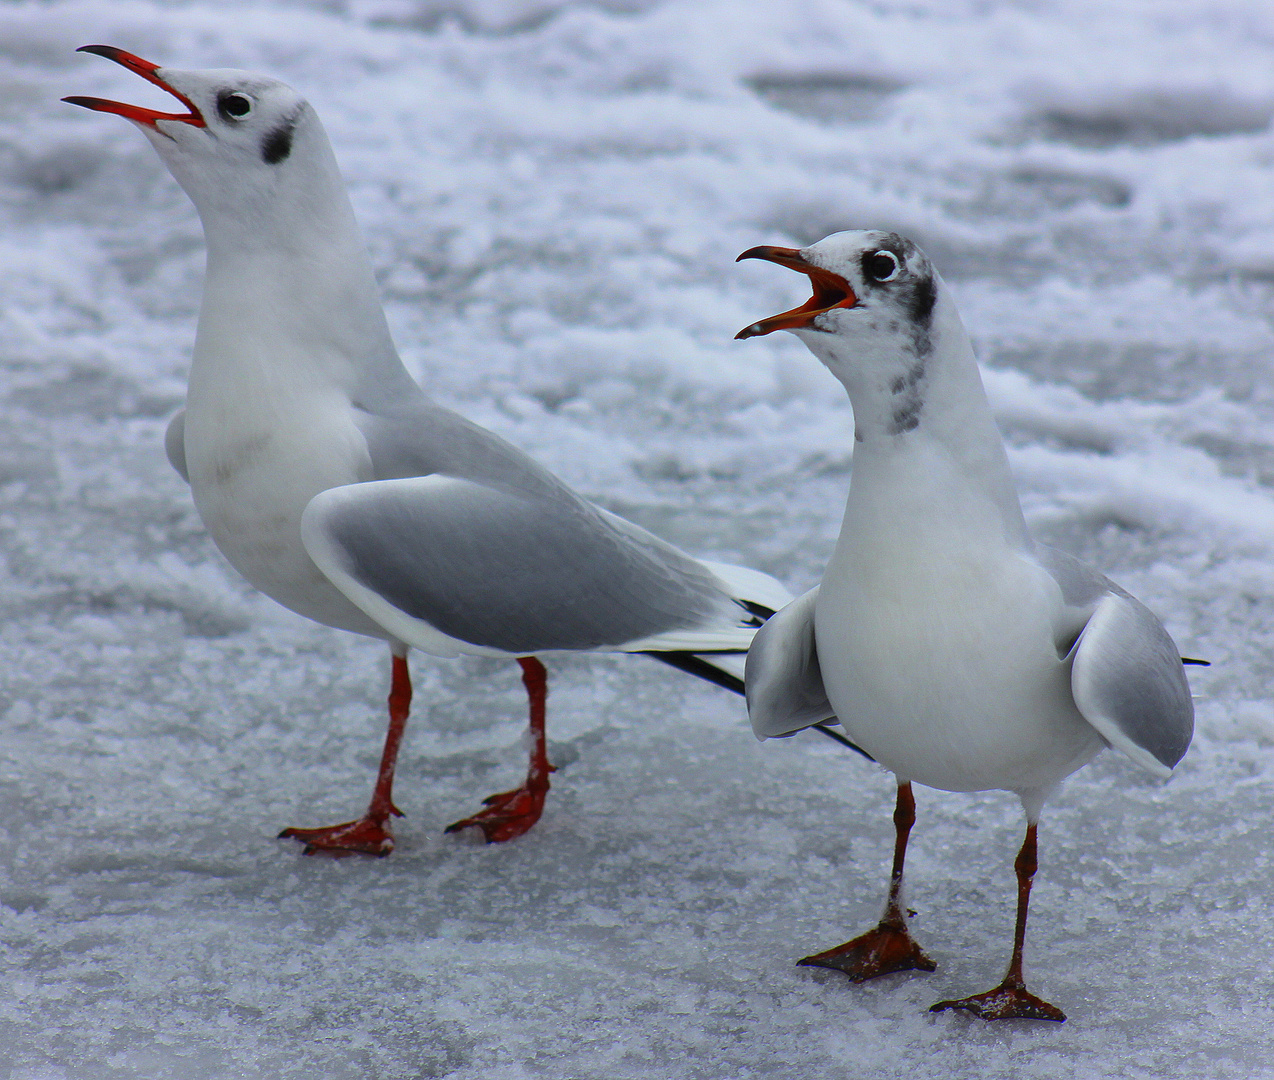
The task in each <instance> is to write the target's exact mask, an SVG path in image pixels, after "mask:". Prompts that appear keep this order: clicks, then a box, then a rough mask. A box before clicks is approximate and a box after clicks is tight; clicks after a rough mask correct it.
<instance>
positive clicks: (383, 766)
mask: <svg viewBox="0 0 1274 1080" xmlns="http://www.w3.org/2000/svg"><path fill="white" fill-rule="evenodd" d="M410 711H411V676H410V675H409V674H408V671H407V658H406V657H405V656H398V655H397V654H395V655H394V663H393V678H392V681H391V684H390V690H389V730H388V731H387V732H386V733H385V749H384V751H383V752H382V753H381V755H380V771H379V772H378V773H377V775H376V787H375V788H374V789H373V790H372V801H371V803H370V804H369V805H368V807H367V813H366V814H364V815H363V816H362V817H361V818H359V819H358V820H357V821H347V822H345V823H344V824H341V825H329V826H327V827H326V828H321V829H284V830H283V831H282V832H281V833H279V839H283V838H284V837H291V838H292V839H294V840H300V841H301V842H302V843H303V844H304V845H305V854H306V855H317V854H318V853H319V852H322V853H324V854H327V855H348V854H351V853H359V854H363V855H388V854H389V853H390V852H391V851H393V850H394V838H393V836H392V835H391V833H390V831H389V818H390V816H391V815H392V816H394V817H402V816H403V812H402V811H401V810H399V809H398V807H396V806H395V805H394V798H393V789H394V766H395V765H396V764H397V762H398V747H399V744H400V743H401V742H402V741H403V730H404V729H405V728H406V726H407V714H408V713H409V712H410Z"/></svg>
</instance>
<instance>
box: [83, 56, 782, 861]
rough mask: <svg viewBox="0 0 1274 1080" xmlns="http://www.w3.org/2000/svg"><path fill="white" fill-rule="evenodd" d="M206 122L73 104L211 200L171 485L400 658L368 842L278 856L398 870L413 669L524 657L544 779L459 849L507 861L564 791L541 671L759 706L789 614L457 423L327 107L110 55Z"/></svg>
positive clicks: (499, 804)
mask: <svg viewBox="0 0 1274 1080" xmlns="http://www.w3.org/2000/svg"><path fill="white" fill-rule="evenodd" d="M81 51H84V52H91V53H96V54H97V55H99V56H104V57H106V58H107V59H109V60H113V61H115V62H116V63H118V64H121V65H123V66H124V67H125V68H127V69H129V70H130V71H132V72H134V73H135V74H137V75H139V76H141V77H142V78H144V79H146V80H147V81H149V82H151V83H154V84H155V85H156V86H159V87H161V88H162V89H164V90H166V91H167V92H168V93H170V94H172V95H173V96H174V97H175V98H176V99H177V101H178V102H180V104H181V106H182V108H183V110H184V111H180V112H161V111H157V110H154V109H148V108H142V107H140V106H136V105H127V104H124V103H121V102H117V101H108V100H105V99H102V98H90V97H71V98H67V99H65V100H67V101H69V102H71V103H72V104H75V105H81V106H83V107H85V108H88V109H93V110H95V111H98V112H107V113H115V114H117V115H120V116H123V117H125V118H126V119H128V120H130V121H132V122H133V123H134V124H135V125H136V126H137V127H138V128H140V129H141V131H142V133H143V134H144V135H145V136H146V137H147V139H149V141H150V143H151V145H152V146H153V147H154V148H155V150H156V151H158V153H159V156H160V158H161V159H162V160H163V162H164V164H165V165H167V167H168V169H169V171H170V172H171V173H172V174H173V176H174V177H175V178H176V180H177V182H178V183H179V184H180V185H181V186H182V187H183V188H184V189H185V191H186V193H187V194H188V195H189V196H190V198H191V200H192V201H193V202H194V204H195V207H196V209H197V210H198V212H199V216H200V219H201V221H202V223H203V229H204V237H205V240H206V242H207V249H208V264H207V274H206V277H205V280H204V294H203V304H202V307H201V310H200V313H199V326H198V330H197V332H196V336H195V347H194V355H193V357H192V360H191V366H190V384H189V392H188V395H187V400H186V408H185V410H184V411H183V412H181V413H179V414H178V415H177V416H176V417H175V419H174V420H173V422H172V424H171V425H170V427H169V429H168V435H167V449H168V456H169V458H170V460H171V461H172V464H173V466H174V467H175V468H176V469H177V471H178V472H180V473H181V475H182V476H183V477H185V478H186V480H187V481H188V482H189V484H190V490H191V493H192V495H193V496H194V501H195V506H196V507H197V508H198V511H199V515H200V517H201V518H202V519H203V522H204V524H205V525H206V526H207V528H208V531H209V532H210V533H211V534H212V538H213V540H214V541H215V542H216V545H217V547H218V548H220V550H221V552H222V554H223V555H225V557H226V558H227V559H228V560H229V562H230V563H231V564H232V565H233V566H234V567H235V569H237V570H238V571H239V572H240V573H241V574H242V575H243V576H244V577H245V578H246V579H247V580H248V581H249V582H251V583H252V584H253V585H254V586H256V588H258V589H260V590H261V591H262V592H264V593H266V594H267V595H269V596H271V597H273V598H274V599H275V600H277V601H278V602H279V603H281V604H283V605H284V606H285V607H288V608H290V609H291V610H292V611H295V612H297V613H299V614H301V615H304V616H306V617H308V618H310V619H313V620H315V621H316V622H319V623H323V624H326V625H327V626H334V627H338V628H340V629H342V630H349V631H353V632H355V633H359V634H366V635H369V636H371V637H375V638H380V639H382V640H384V641H385V642H387V643H388V645H389V648H390V653H391V656H392V661H391V670H392V678H391V690H390V695H389V728H388V733H387V735H386V739H385V748H384V752H383V754H382V758H381V765H380V770H379V773H378V776H377V780H376V785H375V789H374V792H373V796H372V800H371V803H370V805H369V806H368V809H367V813H366V814H364V815H363V817H362V818H359V819H358V820H355V821H351V822H345V823H342V824H340V825H334V826H329V827H325V828H315V829H287V830H285V831H284V832H283V833H282V834H281V835H283V836H289V837H293V838H295V839H298V840H301V841H303V842H304V843H305V844H306V851H307V853H311V854H312V853H314V852H317V851H325V852H330V853H336V854H338V853H343V852H363V853H367V854H374V855H385V854H388V853H389V851H390V850H391V849H392V847H393V836H392V834H391V831H390V818H391V816H392V815H396V814H398V813H399V811H398V810H397V808H396V807H395V806H394V803H393V797H392V785H393V779H394V766H395V762H396V760H397V755H398V747H399V743H400V741H401V739H402V735H403V729H404V725H405V723H406V720H407V715H408V708H409V705H410V701H411V681H410V677H409V674H408V669H407V660H406V657H407V650H408V647H409V646H415V647H416V648H418V649H421V650H422V651H424V652H428V653H432V654H433V655H435V656H444V657H448V656H450V657H454V656H458V655H460V654H462V653H465V654H471V655H479V656H495V657H508V658H510V659H516V660H517V661H518V663H519V664H520V665H521V668H522V676H523V682H524V683H525V685H526V690H527V694H528V698H529V710H530V731H531V736H532V738H531V749H530V763H529V766H528V770H527V778H526V781H525V783H523V784H522V785H521V786H520V787H518V788H515V789H514V790H512V791H508V792H504V793H502V794H499V795H493V796H491V797H490V798H489V799H487V800H486V803H487V808H486V809H485V810H482V811H480V812H479V813H477V814H475V815H473V816H472V817H468V818H465V819H464V820H462V821H458V822H456V823H455V824H454V825H452V826H450V828H449V830H448V831H454V830H456V829H460V828H464V827H467V826H476V827H478V828H480V829H481V830H482V831H483V834H484V835H485V836H486V838H487V840H488V841H500V840H508V839H511V838H513V837H515V836H519V835H521V834H522V833H524V832H526V831H527V830H528V829H529V828H531V826H532V825H534V824H535V822H536V821H537V820H538V819H539V817H540V814H541V812H542V809H543V805H544V797H545V793H546V792H547V791H548V789H549V774H550V773H551V772H552V771H553V767H552V766H551V765H550V764H549V761H548V756H547V750H546V742H545V731H544V724H545V697H546V694H547V676H546V672H545V668H544V666H543V664H542V663H541V662H540V660H539V659H537V657H536V654H537V653H542V652H545V651H556V650H576V651H578V650H590V651H592V650H604V651H612V652H636V653H645V654H648V655H651V656H653V657H655V658H656V659H659V660H662V661H664V662H665V663H668V664H671V665H672V666H674V667H677V668H681V669H682V670H685V671H688V672H690V673H691V674H695V675H698V676H700V677H702V678H705V679H708V680H709V681H711V682H715V683H717V684H719V685H722V686H726V687H728V688H731V689H735V690H738V691H739V692H742V687H743V684H742V674H743V660H742V658H743V654H744V653H745V652H746V650H747V647H748V644H749V643H750V642H751V640H752V636H753V634H754V633H755V632H756V628H757V627H758V626H760V625H761V622H762V621H763V619H764V618H765V617H767V616H768V615H769V614H770V613H771V612H772V611H773V610H774V609H775V608H778V607H781V606H782V605H783V604H785V603H787V601H788V600H789V599H790V598H791V597H790V594H789V593H788V592H787V591H786V590H785V589H784V588H783V587H782V586H781V585H780V584H779V583H778V582H777V581H775V580H774V579H773V578H771V577H768V576H767V575H765V574H761V573H759V572H757V571H754V570H748V569H746V568H743V567H736V566H726V565H722V564H718V563H707V562H702V561H700V560H698V559H694V558H692V557H691V556H689V555H687V554H685V553H684V552H682V551H679V550H678V549H676V548H675V547H673V546H672V545H670V544H667V543H665V542H663V541H662V540H660V539H658V538H657V537H655V536H653V535H652V534H650V533H648V532H646V531H645V530H644V529H641V528H639V527H638V526H636V525H633V524H631V523H630V522H627V521H625V520H623V519H622V518H619V517H616V516H615V515H614V514H611V513H608V512H607V511H605V510H603V509H602V508H600V507H598V506H595V505H593V504H592V503H590V502H588V501H586V500H584V499H583V498H581V497H580V496H578V495H577V494H575V492H573V491H571V490H570V489H569V488H568V487H567V486H566V485H565V484H563V483H562V482H561V481H560V480H558V479H557V478H556V477H555V476H553V475H552V474H551V473H550V472H548V471H547V470H546V469H544V468H543V467H541V466H540V465H538V464H537V463H536V462H535V461H533V460H532V459H531V458H529V457H528V456H527V455H526V454H524V453H523V452H522V451H520V450H518V449H517V448H516V447H514V446H512V445H510V444H509V443H507V442H506V441H504V440H503V439H501V438H500V437H498V436H497V435H495V434H493V433H492V432H490V431H487V430H485V429H483V428H481V427H478V426H477V425H476V424H472V423H470V422H469V421H468V420H466V419H464V418H463V417H462V416H459V415H457V414H456V413H454V412H451V411H449V410H447V409H444V408H441V407H440V406H438V405H436V404H434V403H433V402H432V401H431V400H430V399H429V398H428V397H426V395H425V394H424V393H423V392H422V390H421V389H420V387H419V386H417V385H416V383H415V382H414V381H413V379H412V378H411V377H410V375H408V373H407V371H406V369H405V368H404V367H403V365H402V362H401V361H400V360H399V357H398V353H397V351H396V350H395V348H394V344H393V342H392V341H391V340H390V335H389V328H388V326H387V324H386V322H385V316H384V313H383V311H382V309H381V303H380V298H379V296H378V293H377V288H376V282H375V278H374V277H373V274H372V269H371V265H370V263H369V261H368V258H367V254H366V251H365V249H364V247H363V240H362V237H361V235H360V233H359V230H358V226H357V223H356V222H355V220H354V213H353V210H352V208H351V207H350V203H349V199H348V197H347V195H346V191H345V184H344V181H343V180H342V178H341V173H340V170H339V168H338V167H337V164H336V158H335V156H334V154H333V152H332V147H331V145H330V144H329V142H328V139H327V135H326V134H325V132H324V130H323V126H322V124H321V123H320V122H319V118H318V116H317V115H316V114H315V112H314V109H313V108H312V107H311V106H310V105H309V104H308V103H307V102H306V101H305V100H304V99H303V98H302V97H301V96H300V95H299V94H297V93H296V91H295V90H293V89H292V88H291V87H288V86H286V85H284V84H283V83H281V82H278V81H277V80H275V79H271V78H267V77H265V76H262V75H254V74H251V73H249V72H245V71H236V70H210V71H180V70H177V69H175V68H166V67H160V66H158V65H157V64H154V63H151V62H150V61H148V60H143V59H141V58H140V57H137V56H134V55H132V54H131V53H127V52H124V51H123V50H121V49H116V48H113V47H111V46H106V45H88V46H85V47H84V49H82V50H81Z"/></svg>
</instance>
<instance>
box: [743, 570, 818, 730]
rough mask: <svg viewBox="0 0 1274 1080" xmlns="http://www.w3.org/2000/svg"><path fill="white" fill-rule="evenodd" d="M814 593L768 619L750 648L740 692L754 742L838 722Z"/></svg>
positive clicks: (816, 592) (801, 597)
mask: <svg viewBox="0 0 1274 1080" xmlns="http://www.w3.org/2000/svg"><path fill="white" fill-rule="evenodd" d="M817 599H818V589H817V588H814V589H811V590H810V591H809V592H807V593H805V595H803V596H799V597H797V598H796V599H795V600H793V601H792V602H791V603H790V604H788V605H787V607H785V608H783V609H782V610H781V611H779V612H778V613H777V614H775V615H773V616H771V617H770V619H769V621H768V622H766V624H765V625H764V626H762V627H761V629H760V630H758V631H757V632H756V637H754V638H753V639H752V648H750V649H749V650H748V660H747V667H746V669H745V673H744V688H745V693H746V696H747V701H748V717H749V718H750V719H751V721H752V731H753V732H754V733H755V734H756V737H757V738H758V739H772V738H781V737H782V736H784V735H791V734H793V733H795V732H797V731H800V730H801V729H802V728H807V727H810V726H812V725H813V724H820V723H828V722H830V723H836V722H837V720H836V714H835V713H834V712H833V710H832V706H831V703H830V702H829V701H828V700H827V691H826V690H825V689H824V687H823V672H822V669H821V668H820V667H819V663H818V645H817V643H816V641H815V639H814V603H815V601H816V600H817Z"/></svg>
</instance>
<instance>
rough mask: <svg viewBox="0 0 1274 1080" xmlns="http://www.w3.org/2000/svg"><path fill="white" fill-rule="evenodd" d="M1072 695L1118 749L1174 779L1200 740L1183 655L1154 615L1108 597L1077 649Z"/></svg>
mask: <svg viewBox="0 0 1274 1080" xmlns="http://www.w3.org/2000/svg"><path fill="white" fill-rule="evenodd" d="M1071 692H1072V693H1073V694H1074V695H1075V705H1076V706H1077V707H1078V709H1079V711H1080V712H1081V713H1082V714H1083V716H1084V719H1085V720H1087V721H1088V722H1089V723H1090V724H1092V725H1093V727H1095V728H1096V729H1097V730H1098V732H1100V733H1101V735H1102V737H1103V738H1104V739H1105V740H1106V741H1107V742H1108V743H1110V745H1111V746H1113V747H1114V748H1115V749H1116V750H1119V751H1121V752H1122V753H1124V754H1126V755H1127V756H1128V757H1129V758H1131V759H1132V760H1133V761H1134V762H1136V763H1137V764H1138V765H1140V766H1141V767H1142V768H1144V769H1146V770H1147V771H1148V772H1151V773H1153V774H1154V775H1156V776H1161V777H1166V776H1168V775H1169V774H1170V773H1171V772H1172V768H1173V766H1174V765H1176V764H1177V762H1178V761H1180V760H1181V758H1182V757H1183V756H1184V755H1185V752H1186V748H1187V747H1188V746H1189V745H1190V739H1191V738H1192V737H1193V735H1194V702H1193V701H1192V700H1191V699H1190V686H1189V684H1188V683H1187V682H1186V677H1185V669H1184V668H1183V667H1182V665H1181V653H1180V651H1179V650H1178V649H1177V646H1176V644H1175V643H1174V642H1173V640H1172V638H1171V637H1169V636H1168V631H1167V630H1165V629H1164V628H1163V624H1162V623H1161V622H1160V621H1159V620H1158V619H1157V618H1155V616H1154V615H1153V614H1152V613H1151V612H1150V610H1149V609H1148V608H1147V607H1146V606H1145V605H1144V604H1142V603H1140V602H1138V601H1137V600H1134V599H1133V598H1132V597H1131V596H1127V595H1123V596H1121V595H1119V594H1118V593H1108V594H1107V595H1106V596H1105V597H1104V598H1103V599H1102V600H1101V602H1100V603H1098V605H1097V609H1096V611H1094V612H1093V614H1092V617H1091V618H1090V619H1089V620H1088V625H1087V626H1085V627H1084V630H1083V632H1082V633H1081V634H1080V635H1079V640H1078V641H1077V642H1076V643H1075V649H1074V663H1073V665H1072V667H1071Z"/></svg>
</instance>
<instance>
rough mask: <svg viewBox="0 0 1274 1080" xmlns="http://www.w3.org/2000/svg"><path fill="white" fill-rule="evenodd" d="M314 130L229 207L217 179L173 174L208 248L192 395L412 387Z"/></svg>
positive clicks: (323, 142) (336, 176) (328, 156)
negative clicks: (284, 387)
mask: <svg viewBox="0 0 1274 1080" xmlns="http://www.w3.org/2000/svg"><path fill="white" fill-rule="evenodd" d="M307 120H308V123H307V128H308V130H306V131H305V132H304V136H305V137H304V140H303V141H302V139H301V138H300V137H298V147H297V152H296V153H294V155H293V157H292V158H291V159H289V160H287V161H285V162H283V163H282V164H280V165H278V166H276V167H275V168H274V169H271V170H268V171H265V173H264V175H263V176H262V177H260V178H254V180H255V182H253V183H251V184H241V186H240V187H239V188H237V189H235V190H234V194H233V197H231V198H228V197H227V189H226V188H225V187H222V188H220V189H218V188H217V187H216V186H215V183H216V179H217V177H216V174H215V173H213V174H211V175H210V174H209V173H208V172H206V171H205V172H204V173H202V174H201V175H199V176H198V177H197V178H196V177H194V176H192V177H184V176H183V175H181V173H180V171H179V170H178V169H174V174H175V175H177V179H178V180H179V181H181V182H182V185H183V186H184V187H186V189H187V191H188V192H189V193H190V194H191V196H192V198H193V199H194V202H195V205H196V207H197V208H198V210H199V215H200V218H201V219H202V221H203V225H204V236H205V238H206V242H207V245H208V267H207V276H206V279H205V282H204V296H203V306H202V308H201V310H200V314H199V329H198V333H197V335H196V340H195V351H194V358H193V363H192V369H191V385H192V391H193V390H194V388H195V387H196V385H198V384H199V383H200V382H201V381H202V380H203V379H205V378H207V379H209V380H215V381H219V382H221V383H222V384H234V383H236V382H238V383H240V384H241V385H245V386H253V387H257V388H259V389H262V390H266V391H267V392H268V388H269V387H270V386H271V385H273V384H274V383H275V382H276V380H277V379H283V380H286V381H288V382H290V383H292V384H293V385H297V384H304V383H306V382H309V383H317V384H322V385H326V386H327V387H328V388H329V389H339V390H340V391H342V392H344V393H346V394H348V395H350V396H351V398H352V397H354V396H356V395H357V394H358V392H359V388H360V387H361V386H363V385H365V384H367V383H369V382H371V383H379V384H380V385H388V386H390V387H394V388H399V387H404V386H405V383H404V380H406V382H410V378H409V376H408V375H407V373H406V371H405V370H404V369H403V368H402V364H401V362H400V361H399V359H398V354H397V352H396V350H395V349H394V345H393V342H392V340H391V338H390V335H389V327H388V325H387V324H386V322H385V315H384V311H383V310H382V307H381V302H380V296H379V290H378V289H377V285H376V280H375V277H374V275H373V274H372V269H371V264H370V262H369V260H368V257H367V252H366V249H365V248H364V246H363V240H362V236H361V235H360V233H359V229H358V224H357V222H356V221H355V219H354V212H353V209H352V207H351V206H350V203H349V198H348V196H347V195H346V192H345V184H344V181H343V179H342V177H341V174H340V169H339V167H338V166H337V164H336V159H335V157H334V155H333V154H332V151H331V146H330V144H329V143H328V141H327V137H326V135H325V134H324V133H323V131H322V128H321V126H320V125H319V124H318V119H317V117H313V116H312V115H311V116H310V117H308V118H307ZM302 151H303V153H302ZM188 181H190V182H188ZM205 369H215V370H207V371H206V370H205ZM412 385H413V388H414V384H412Z"/></svg>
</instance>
